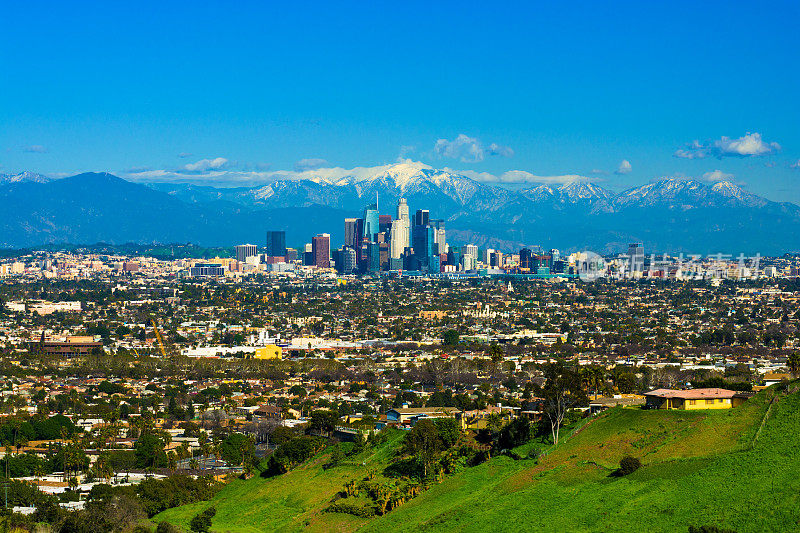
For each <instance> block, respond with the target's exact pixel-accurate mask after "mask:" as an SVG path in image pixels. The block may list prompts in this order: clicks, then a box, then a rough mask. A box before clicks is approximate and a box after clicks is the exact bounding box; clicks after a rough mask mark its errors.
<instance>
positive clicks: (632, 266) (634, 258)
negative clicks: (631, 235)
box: [628, 242, 644, 275]
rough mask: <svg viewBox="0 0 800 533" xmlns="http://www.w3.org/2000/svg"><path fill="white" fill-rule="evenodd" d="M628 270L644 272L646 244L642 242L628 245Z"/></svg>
mask: <svg viewBox="0 0 800 533" xmlns="http://www.w3.org/2000/svg"><path fill="white" fill-rule="evenodd" d="M628 272H629V273H630V274H631V275H633V273H634V272H644V245H643V244H642V243H640V242H632V243H630V244H629V245H628Z"/></svg>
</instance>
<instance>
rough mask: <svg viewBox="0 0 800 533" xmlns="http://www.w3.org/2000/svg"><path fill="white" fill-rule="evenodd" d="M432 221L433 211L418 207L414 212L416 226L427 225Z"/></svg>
mask: <svg viewBox="0 0 800 533" xmlns="http://www.w3.org/2000/svg"><path fill="white" fill-rule="evenodd" d="M430 221H431V212H430V211H428V210H427V209H417V212H416V213H415V214H414V225H415V226H427V225H428V224H429V223H430Z"/></svg>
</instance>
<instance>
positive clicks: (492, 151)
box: [487, 143, 514, 157]
mask: <svg viewBox="0 0 800 533" xmlns="http://www.w3.org/2000/svg"><path fill="white" fill-rule="evenodd" d="M487 152H488V154H489V155H500V156H503V157H514V150H512V149H511V147H509V146H503V145H502V144H497V143H492V144H490V145H489V149H488V150H487Z"/></svg>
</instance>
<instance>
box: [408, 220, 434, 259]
mask: <svg viewBox="0 0 800 533" xmlns="http://www.w3.org/2000/svg"><path fill="white" fill-rule="evenodd" d="M412 233H413V235H412V239H411V240H412V245H413V248H414V257H415V258H416V260H417V262H418V263H419V266H420V268H422V269H426V268H427V267H428V266H430V264H431V261H430V260H431V257H432V256H433V255H434V250H433V228H432V227H431V226H430V225H425V226H419V225H417V226H414V229H413V230H412Z"/></svg>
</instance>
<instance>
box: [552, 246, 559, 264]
mask: <svg viewBox="0 0 800 533" xmlns="http://www.w3.org/2000/svg"><path fill="white" fill-rule="evenodd" d="M550 257H552V258H553V263H555V262H556V261H561V252H559V251H558V249H556V248H551V249H550Z"/></svg>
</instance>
